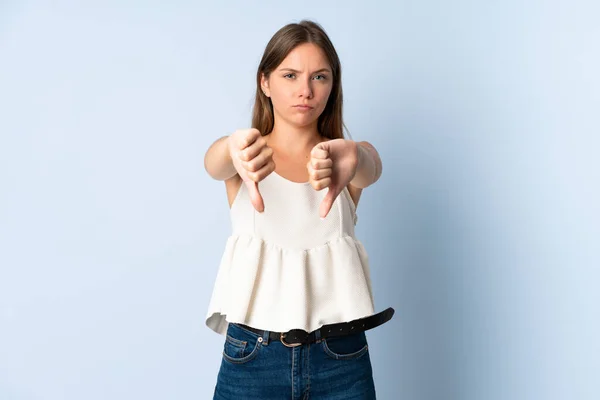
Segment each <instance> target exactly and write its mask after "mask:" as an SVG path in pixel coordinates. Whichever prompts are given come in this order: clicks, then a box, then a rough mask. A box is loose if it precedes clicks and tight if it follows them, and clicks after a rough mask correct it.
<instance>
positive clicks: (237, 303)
mask: <svg viewBox="0 0 600 400" xmlns="http://www.w3.org/2000/svg"><path fill="white" fill-rule="evenodd" d="M258 188H259V191H260V193H261V195H262V197H263V201H264V205H265V210H264V212H263V213H259V212H257V211H256V210H255V209H254V207H253V206H252V204H251V202H250V196H249V194H248V189H247V188H246V185H245V184H243V183H242V185H241V186H240V189H239V191H238V193H237V195H236V198H235V200H234V201H233V204H232V206H231V210H230V215H231V223H232V235H231V236H230V237H229V238H228V239H227V243H226V245H225V252H224V254H223V257H222V259H221V264H220V266H219V269H218V272H217V277H216V281H215V285H214V288H213V293H212V297H211V300H210V304H209V307H208V314H207V315H206V325H207V326H208V327H209V328H211V329H212V330H214V331H215V332H217V333H219V334H221V335H225V333H226V332H227V327H228V325H229V323H230V322H236V323H241V324H245V325H248V326H252V327H254V328H257V329H263V330H269V331H274V332H287V331H289V330H291V329H304V330H305V331H307V332H312V331H314V330H316V329H318V328H320V327H321V326H323V325H325V324H331V323H337V322H347V321H351V320H354V319H357V318H362V317H366V316H369V315H373V314H375V312H374V309H375V307H374V300H373V293H372V288H371V277H370V271H369V261H368V257H367V253H366V251H365V249H364V247H363V245H362V244H361V243H360V242H359V241H358V240H357V239H356V238H355V236H354V225H356V221H357V218H356V208H355V205H354V202H353V200H352V198H351V197H350V193H349V192H348V189H347V188H344V190H343V191H342V193H340V195H339V196H338V197H337V199H336V200H335V202H334V204H333V206H332V207H331V211H330V212H329V214H328V215H327V217H326V218H325V219H324V220H321V218H320V217H319V206H320V204H321V201H322V200H323V198H324V197H325V195H326V193H327V190H328V189H323V190H321V191H316V190H314V189H313V187H312V186H311V185H310V183H308V182H306V183H298V182H292V181H290V180H287V179H285V178H283V177H282V176H280V175H278V174H277V173H275V172H273V173H271V174H269V175H268V176H267V177H266V178H265V179H264V180H262V181H261V182H259V184H258Z"/></svg>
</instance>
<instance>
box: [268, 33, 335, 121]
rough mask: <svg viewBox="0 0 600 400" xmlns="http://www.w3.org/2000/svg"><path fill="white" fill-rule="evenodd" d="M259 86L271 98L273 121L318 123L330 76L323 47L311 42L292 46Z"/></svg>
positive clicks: (324, 102)
mask: <svg viewBox="0 0 600 400" xmlns="http://www.w3.org/2000/svg"><path fill="white" fill-rule="evenodd" d="M261 86H262V89H263V91H264V92H265V94H266V95H267V96H268V97H270V98H271V102H272V104H273V112H274V114H275V123H276V124H277V120H278V119H282V120H283V121H285V122H286V123H287V124H291V125H294V126H297V127H309V126H311V125H315V126H316V124H317V122H318V119H319V116H320V115H321V113H322V112H323V110H324V109H325V106H326V105H327V100H328V99H329V94H330V93H331V89H332V87H333V76H332V72H331V68H330V66H329V62H328V60H327V57H326V55H325V53H324V52H323V50H321V48H320V47H319V46H317V45H315V44H312V43H304V44H301V45H298V46H297V47H295V48H294V49H293V50H292V51H291V52H290V53H289V54H288V55H287V57H286V58H285V59H284V60H283V61H282V62H281V64H279V65H278V66H277V68H275V70H273V72H271V74H270V75H269V78H268V79H265V77H264V76H263V77H262V79H261Z"/></svg>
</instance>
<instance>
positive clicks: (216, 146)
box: [204, 136, 237, 181]
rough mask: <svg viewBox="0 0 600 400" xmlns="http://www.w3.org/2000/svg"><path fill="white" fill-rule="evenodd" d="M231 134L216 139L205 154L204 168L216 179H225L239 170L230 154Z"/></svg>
mask: <svg viewBox="0 0 600 400" xmlns="http://www.w3.org/2000/svg"><path fill="white" fill-rule="evenodd" d="M228 139H229V136H224V137H222V138H220V139H218V140H216V141H215V142H214V143H213V144H212V145H211V146H210V147H209V148H208V150H207V151H206V154H205V155H204V168H205V169H206V172H208V174H209V175H210V176H211V177H212V178H213V179H216V180H219V181H224V180H226V179H228V178H231V177H232V176H234V175H235V174H236V173H237V172H236V170H235V168H234V167H233V162H232V161H231V156H230V155H229V145H228V142H227V141H228Z"/></svg>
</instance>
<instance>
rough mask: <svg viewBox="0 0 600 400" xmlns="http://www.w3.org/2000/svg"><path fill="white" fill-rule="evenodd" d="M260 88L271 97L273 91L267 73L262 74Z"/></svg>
mask: <svg viewBox="0 0 600 400" xmlns="http://www.w3.org/2000/svg"><path fill="white" fill-rule="evenodd" d="M260 89H261V90H262V91H263V93H264V94H265V96H267V97H271V91H270V90H269V79H268V78H266V77H265V74H261V75H260Z"/></svg>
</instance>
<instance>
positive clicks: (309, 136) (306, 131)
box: [266, 121, 323, 154]
mask: <svg viewBox="0 0 600 400" xmlns="http://www.w3.org/2000/svg"><path fill="white" fill-rule="evenodd" d="M266 139H267V143H268V145H269V146H271V147H275V148H277V149H279V150H280V151H281V150H284V151H285V153H287V154H303V153H306V152H307V151H310V150H312V148H313V147H314V146H316V145H317V144H318V143H320V142H322V141H323V137H322V136H321V135H320V134H319V132H318V130H317V123H316V121H315V123H314V124H311V125H308V126H302V127H299V126H293V125H290V124H286V123H281V122H280V123H278V121H275V125H274V126H273V130H272V131H271V133H270V134H269V135H267V137H266Z"/></svg>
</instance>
